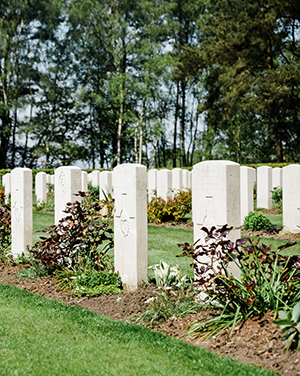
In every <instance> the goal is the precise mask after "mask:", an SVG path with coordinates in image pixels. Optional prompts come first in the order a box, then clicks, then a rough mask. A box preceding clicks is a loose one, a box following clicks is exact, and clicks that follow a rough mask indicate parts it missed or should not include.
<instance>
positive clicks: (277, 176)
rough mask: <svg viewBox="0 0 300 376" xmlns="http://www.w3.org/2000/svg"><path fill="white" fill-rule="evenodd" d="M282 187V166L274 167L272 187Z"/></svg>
mask: <svg viewBox="0 0 300 376" xmlns="http://www.w3.org/2000/svg"><path fill="white" fill-rule="evenodd" d="M278 187H279V188H282V168H280V167H274V168H272V189H274V188H278Z"/></svg>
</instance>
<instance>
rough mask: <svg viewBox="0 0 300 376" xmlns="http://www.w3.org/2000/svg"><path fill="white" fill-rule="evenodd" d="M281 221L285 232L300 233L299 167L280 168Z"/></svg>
mask: <svg viewBox="0 0 300 376" xmlns="http://www.w3.org/2000/svg"><path fill="white" fill-rule="evenodd" d="M282 185H283V186H282V221H283V226H284V229H285V230H288V231H291V232H300V228H299V227H298V226H300V210H299V209H298V208H300V195H299V187H300V165H289V166H286V167H283V168H282Z"/></svg>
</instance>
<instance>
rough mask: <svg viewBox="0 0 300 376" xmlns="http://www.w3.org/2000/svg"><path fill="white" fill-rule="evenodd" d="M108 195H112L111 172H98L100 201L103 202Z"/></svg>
mask: <svg viewBox="0 0 300 376" xmlns="http://www.w3.org/2000/svg"><path fill="white" fill-rule="evenodd" d="M108 195H112V173H111V171H102V172H100V189H99V197H100V200H105V199H106V198H107V197H108ZM105 196H106V197H105Z"/></svg>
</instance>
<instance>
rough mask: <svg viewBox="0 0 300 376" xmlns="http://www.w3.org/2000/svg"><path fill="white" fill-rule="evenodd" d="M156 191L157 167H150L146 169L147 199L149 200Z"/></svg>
mask: <svg viewBox="0 0 300 376" xmlns="http://www.w3.org/2000/svg"><path fill="white" fill-rule="evenodd" d="M156 193H157V169H156V168H152V169H151V170H149V171H148V201H149V202H150V201H151V200H152V198H153V197H154V196H155V195H156Z"/></svg>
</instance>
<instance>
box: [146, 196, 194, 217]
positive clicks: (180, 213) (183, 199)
mask: <svg viewBox="0 0 300 376" xmlns="http://www.w3.org/2000/svg"><path fill="white" fill-rule="evenodd" d="M191 209H192V196H191V190H182V191H178V192H177V193H176V194H175V196H174V198H173V199H172V198H168V199H167V201H166V200H164V199H162V198H161V197H153V198H152V200H151V201H150V202H149V203H148V207H147V216H148V221H149V222H150V223H161V222H168V221H175V222H178V221H180V220H182V219H183V217H184V216H185V215H186V214H188V213H189V212H190V211H191Z"/></svg>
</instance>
